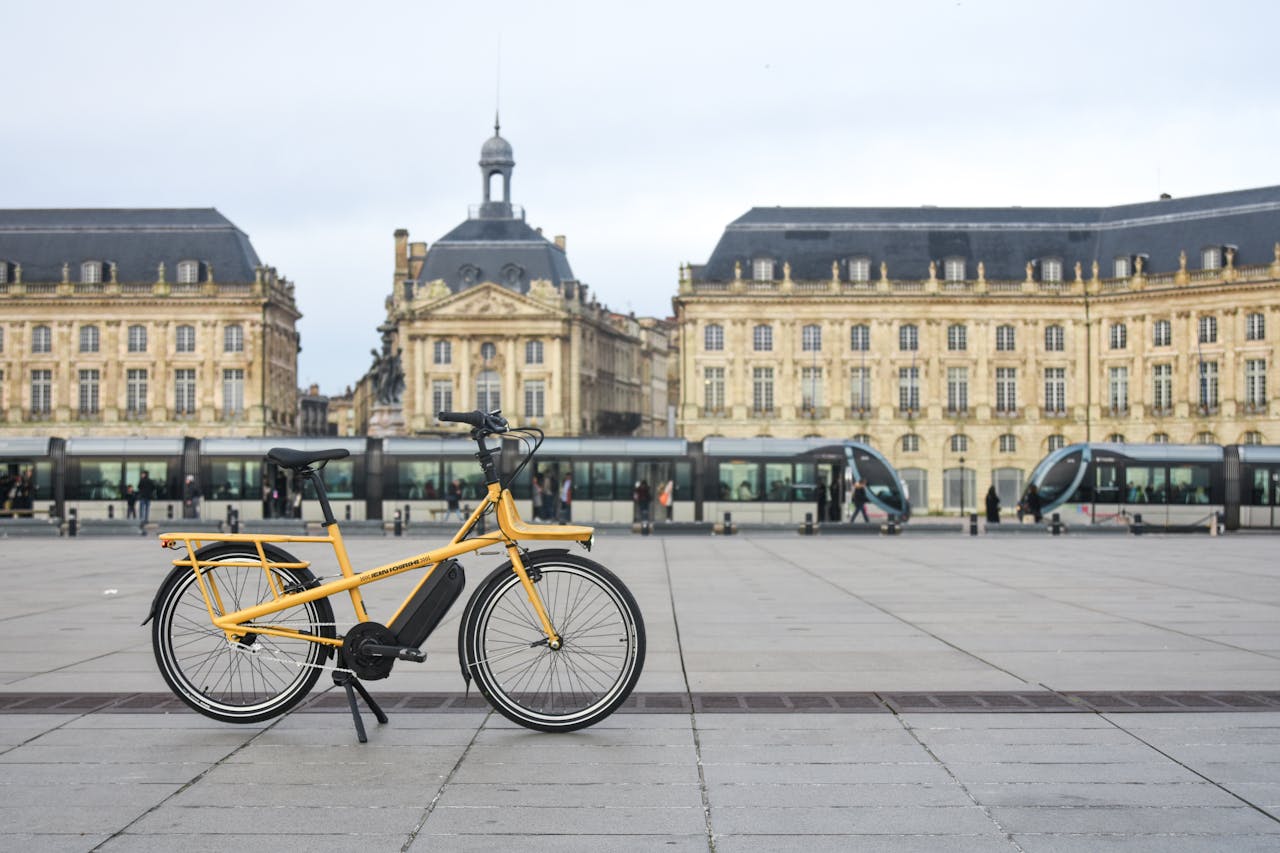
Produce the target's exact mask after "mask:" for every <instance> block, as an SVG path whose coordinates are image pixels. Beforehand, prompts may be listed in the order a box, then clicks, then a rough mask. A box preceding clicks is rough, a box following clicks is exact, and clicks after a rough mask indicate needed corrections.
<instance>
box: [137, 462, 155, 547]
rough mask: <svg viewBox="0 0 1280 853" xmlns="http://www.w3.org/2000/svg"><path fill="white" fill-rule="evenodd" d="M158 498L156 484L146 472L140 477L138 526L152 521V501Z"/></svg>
mask: <svg viewBox="0 0 1280 853" xmlns="http://www.w3.org/2000/svg"><path fill="white" fill-rule="evenodd" d="M155 496H156V484H155V482H154V481H152V479H151V477H150V476H149V475H148V474H147V472H146V471H143V472H142V473H141V474H139V475H138V526H139V527H142V526H144V525H145V524H146V523H147V522H148V521H150V520H151V499H152V498H154V497H155ZM143 532H144V533H145V532H146V531H145V530H144V531H143Z"/></svg>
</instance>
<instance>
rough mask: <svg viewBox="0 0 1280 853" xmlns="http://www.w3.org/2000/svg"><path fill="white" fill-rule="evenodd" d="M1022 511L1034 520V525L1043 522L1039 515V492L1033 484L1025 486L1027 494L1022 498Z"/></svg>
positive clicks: (1042, 517)
mask: <svg viewBox="0 0 1280 853" xmlns="http://www.w3.org/2000/svg"><path fill="white" fill-rule="evenodd" d="M1023 509H1025V510H1026V511H1027V512H1028V513H1029V514H1030V515H1031V517H1032V518H1033V519H1035V522H1036V524H1039V523H1040V522H1041V521H1043V520H1044V516H1043V515H1041V513H1040V492H1039V490H1038V489H1036V484H1035V483H1032V484H1031V485H1029V486H1027V494H1026V497H1025V498H1023Z"/></svg>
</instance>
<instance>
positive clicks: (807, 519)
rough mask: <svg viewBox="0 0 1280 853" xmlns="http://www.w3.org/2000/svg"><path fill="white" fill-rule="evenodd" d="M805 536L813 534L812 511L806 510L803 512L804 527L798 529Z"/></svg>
mask: <svg viewBox="0 0 1280 853" xmlns="http://www.w3.org/2000/svg"><path fill="white" fill-rule="evenodd" d="M800 532H801V533H803V534H804V535H805V536H812V535H813V513H811V512H806V513H805V514H804V527H803V528H802V529H801V531H800Z"/></svg>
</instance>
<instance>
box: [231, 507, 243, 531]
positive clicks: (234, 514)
mask: <svg viewBox="0 0 1280 853" xmlns="http://www.w3.org/2000/svg"><path fill="white" fill-rule="evenodd" d="M230 521H231V523H230V525H229V526H230V528H231V532H232V533H239V532H240V510H238V509H233V510H231V520H230Z"/></svg>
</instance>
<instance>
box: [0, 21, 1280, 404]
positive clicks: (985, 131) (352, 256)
mask: <svg viewBox="0 0 1280 853" xmlns="http://www.w3.org/2000/svg"><path fill="white" fill-rule="evenodd" d="M0 32H2V33H3V34H4V39H5V46H4V48H3V51H0V55H2V56H3V70H2V72H0V117H2V119H3V123H4V128H5V129H4V131H3V132H0V170H2V172H0V175H2V177H0V189H2V190H3V195H2V196H0V197H2V198H3V202H0V204H3V205H4V206H6V207H216V208H217V209H218V210H219V211H221V212H222V213H223V214H224V215H226V216H227V217H228V218H229V219H231V221H233V222H234V223H236V225H238V226H239V227H240V228H241V229H242V230H244V231H245V232H246V233H247V234H248V235H249V237H250V239H251V240H252V242H253V245H254V247H255V248H256V249H257V251H258V254H259V256H260V257H261V259H262V260H263V261H264V262H265V263H268V264H271V265H273V266H275V267H276V268H277V269H279V271H280V272H281V273H282V274H283V275H285V276H287V277H288V278H290V279H292V280H293V281H295V282H296V284H297V297H298V302H299V306H300V308H301V310H302V312H303V315H304V316H303V319H302V320H301V322H300V325H299V328H300V331H301V334H302V346H303V351H302V354H301V357H300V364H299V374H298V380H299V383H300V384H301V385H304V386H305V385H307V384H309V383H311V382H317V383H319V385H320V387H321V389H322V390H323V391H324V392H326V393H339V392H341V390H342V389H343V388H344V387H345V386H347V385H349V384H353V383H354V382H355V381H356V380H357V379H358V378H359V377H360V375H362V374H363V372H364V371H365V369H366V368H367V367H368V365H369V350H370V349H371V348H373V347H375V346H377V345H378V335H377V332H376V330H375V329H376V327H377V325H378V324H379V323H380V322H381V321H382V320H383V318H384V316H385V308H384V299H385V297H386V296H387V294H388V293H389V292H390V289H391V284H392V278H391V277H392V263H393V240H392V232H393V231H394V230H395V229H397V228H408V229H409V231H410V239H412V240H415V241H418V240H420V241H427V242H434V241H435V240H436V239H438V238H439V237H441V236H443V235H444V234H445V233H446V232H448V231H449V230H451V229H452V228H453V227H454V226H455V225H457V224H458V223H459V222H461V221H462V220H463V219H465V218H466V215H467V207H468V205H470V204H474V203H476V202H478V201H479V200H480V197H481V192H482V183H481V179H480V171H479V167H478V165H477V160H478V159H479V153H480V146H481V145H482V144H483V143H484V141H485V139H487V138H488V137H489V136H490V135H491V134H492V132H493V116H494V110H495V107H500V109H501V115H502V134H503V136H504V137H505V138H506V139H507V140H508V141H510V142H511V144H512V147H513V148H514V150H515V159H516V168H515V172H514V177H513V181H512V200H513V201H514V202H516V203H517V204H521V205H523V206H524V207H525V209H526V212H527V218H528V221H529V223H530V224H531V225H534V226H537V227H541V228H542V229H543V231H544V232H545V233H546V234H547V235H548V236H551V235H555V234H565V235H567V237H568V252H569V262H570V264H571V265H572V267H573V270H574V272H575V274H576V275H577V277H578V278H579V279H581V280H582V281H584V282H586V283H587V284H589V285H590V286H591V287H592V289H593V291H594V292H595V293H596V294H597V295H598V297H599V298H600V300H601V301H602V302H604V303H605V304H607V305H608V306H610V307H611V308H613V309H614V310H618V311H628V310H633V311H635V312H636V313H637V314H641V315H657V316H667V315H668V314H670V313H671V296H672V295H673V294H674V292H675V290H676V284H677V272H678V267H679V265H680V264H681V263H682V262H686V261H688V262H694V263H700V262H703V261H705V260H706V259H707V257H708V256H709V255H710V253H711V251H712V249H713V248H714V246H715V243H716V241H717V240H718V238H719V236H720V234H721V232H722V231H723V229H724V227H725V225H727V224H728V223H729V222H730V221H732V220H733V219H735V218H737V217H738V216H740V215H741V214H742V213H744V212H746V211H747V210H748V209H750V208H751V207H753V206H763V205H794V206H854V207H856V206H917V205H921V204H935V205H943V206H948V205H953V206H1005V205H1024V206H1033V205H1049V206H1059V205H1063V206H1065V205H1110V204H1123V203H1128V202H1137V201H1146V200H1150V199H1154V198H1156V197H1157V196H1158V195H1159V194H1160V193H1161V192H1168V193H1171V194H1173V195H1175V196H1187V195H1198V194H1202V193H1210V192H1220V191H1225V190H1234V189H1243V188H1246V187H1256V186H1266V185H1272V184H1277V183H1280V160H1278V159H1277V156H1276V150H1277V146H1278V144H1280V143H1277V140H1278V139H1280V87H1278V86H1277V77H1278V76H1280V73H1278V72H1277V71H1276V65H1275V57H1276V44H1277V38H1278V37H1280V4H1275V3H1269V2H1262V0H1253V2H1237V1H1236V0H1214V2H1169V0H1163V1H1162V2H1125V0H1109V2H1093V0H1077V2H1073V3H1069V4H1067V3H1044V2H1032V0H1016V2H1014V1H1013V0H1011V1H1010V2H997V0H961V2H955V0H948V2H942V0H896V2H892V3H890V2H883V0H877V2H852V0H846V2H826V3H822V2H803V0H793V2H787V3H779V2H777V0H772V2H744V0H737V2H731V3H697V2H691V0H683V2H665V0H662V2H655V0H649V2H646V3H643V4H639V3H626V4H623V3H610V2H582V3H570V2H555V0H540V2H521V3H513V2H502V0H486V2H482V3H461V2H449V3H443V2H412V3H410V2H370V3H364V4H357V3H351V2H342V3H338V2H323V1H319V2H318V1H317V0H313V2H307V3H293V2H288V3H286V2H270V0H252V2H240V0H219V2H216V3H204V2H174V0H164V2H130V0H119V2H100V0H98V1H97V2H58V0H44V2H36V0H27V2H8V3H5V4H4V7H3V9H0ZM1276 236H1277V239H1280V235H1276Z"/></svg>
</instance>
